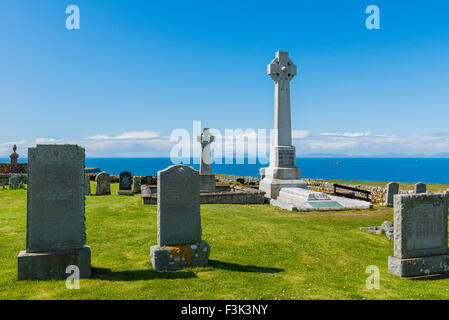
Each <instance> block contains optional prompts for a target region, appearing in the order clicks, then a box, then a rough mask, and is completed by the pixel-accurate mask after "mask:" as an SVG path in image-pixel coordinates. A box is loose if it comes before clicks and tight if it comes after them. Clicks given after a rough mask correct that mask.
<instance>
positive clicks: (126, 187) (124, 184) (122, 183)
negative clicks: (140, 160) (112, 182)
mask: <svg viewBox="0 0 449 320" xmlns="http://www.w3.org/2000/svg"><path fill="white" fill-rule="evenodd" d="M132 183H133V175H132V174H131V172H128V171H123V172H121V173H120V177H119V186H118V192H117V194H118V195H132V194H133V192H132Z"/></svg>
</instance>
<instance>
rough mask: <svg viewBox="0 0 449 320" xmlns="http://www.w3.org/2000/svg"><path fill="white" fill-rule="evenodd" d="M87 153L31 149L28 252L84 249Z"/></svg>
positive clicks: (75, 149) (75, 148)
mask: <svg viewBox="0 0 449 320" xmlns="http://www.w3.org/2000/svg"><path fill="white" fill-rule="evenodd" d="M84 154H85V151H84V149H83V148H81V147H78V146H76V145H37V147H35V148H29V149H28V192H27V197H28V199H27V252H47V251H54V250H70V249H80V248H82V247H83V246H84V244H85V241H86V235H85V226H84Z"/></svg>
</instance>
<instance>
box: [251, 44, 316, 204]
mask: <svg viewBox="0 0 449 320" xmlns="http://www.w3.org/2000/svg"><path fill="white" fill-rule="evenodd" d="M267 73H268V75H269V76H270V77H271V79H273V81H274V83H275V91H274V128H273V139H272V145H271V146H270V165H269V167H268V168H263V169H261V170H260V173H261V178H262V180H261V182H260V186H259V189H260V190H261V191H263V192H265V196H266V197H267V198H272V199H276V198H277V196H278V194H279V190H280V188H282V187H301V188H307V184H306V183H305V182H304V181H302V180H301V179H300V176H299V168H297V167H296V150H295V147H294V146H292V128H291V115H290V113H291V111H290V81H291V80H292V79H293V77H294V76H295V75H296V66H295V65H294V64H293V62H292V61H291V60H290V59H289V58H288V52H287V51H278V52H276V58H275V59H274V60H273V61H271V63H270V64H268V70H267Z"/></svg>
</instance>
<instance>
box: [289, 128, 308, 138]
mask: <svg viewBox="0 0 449 320" xmlns="http://www.w3.org/2000/svg"><path fill="white" fill-rule="evenodd" d="M308 135H309V131H306V130H292V138H293V139H303V138H305V137H307V136H308Z"/></svg>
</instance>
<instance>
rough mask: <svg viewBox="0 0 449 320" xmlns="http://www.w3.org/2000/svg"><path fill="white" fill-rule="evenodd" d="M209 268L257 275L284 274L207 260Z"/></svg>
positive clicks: (268, 269) (270, 269)
mask: <svg viewBox="0 0 449 320" xmlns="http://www.w3.org/2000/svg"><path fill="white" fill-rule="evenodd" d="M208 266H209V267H213V268H216V269H223V270H229V271H237V272H258V273H279V272H284V271H285V270H284V269H279V268H266V267H256V266H245V265H241V264H236V263H228V262H221V261H217V260H209V264H208Z"/></svg>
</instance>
